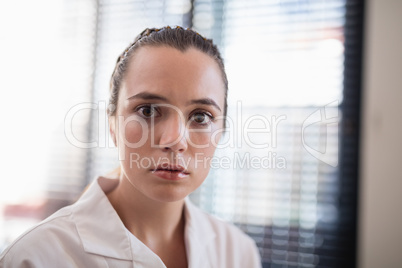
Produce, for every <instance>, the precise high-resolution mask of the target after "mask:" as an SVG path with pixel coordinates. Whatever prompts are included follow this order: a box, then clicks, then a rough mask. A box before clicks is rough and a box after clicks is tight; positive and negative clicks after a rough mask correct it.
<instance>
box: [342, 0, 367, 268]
mask: <svg viewBox="0 0 402 268" xmlns="http://www.w3.org/2000/svg"><path fill="white" fill-rule="evenodd" d="M363 23H364V0H348V1H347V2H346V20H345V27H344V29H345V62H344V82H343V88H344V89H343V102H342V104H341V107H340V108H341V112H342V122H341V127H340V154H339V158H340V159H339V164H340V165H339V176H340V177H339V179H340V183H341V193H343V194H341V197H340V200H339V207H340V209H341V211H340V215H341V217H343V218H342V219H341V222H344V223H346V224H345V225H343V226H342V224H341V225H340V226H339V230H340V232H342V233H344V234H346V237H349V240H348V241H344V244H342V245H339V246H340V247H341V248H347V249H348V250H346V251H344V252H345V253H346V254H347V255H346V256H345V260H346V263H347V267H356V263H357V256H356V255H357V208H358V185H359V149H360V126H361V96H362V69H363V64H362V62H363V30H364V25H363ZM343 267H346V266H343Z"/></svg>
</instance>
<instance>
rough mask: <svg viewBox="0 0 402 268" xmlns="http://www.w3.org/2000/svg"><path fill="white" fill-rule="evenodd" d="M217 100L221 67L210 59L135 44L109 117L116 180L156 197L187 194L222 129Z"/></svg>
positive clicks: (221, 91)
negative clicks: (116, 154)
mask: <svg viewBox="0 0 402 268" xmlns="http://www.w3.org/2000/svg"><path fill="white" fill-rule="evenodd" d="M224 98H225V87H224V83H223V80H222V77H221V72H220V70H219V67H218V65H217V63H216V62H215V61H214V60H213V59H212V58H211V57H210V56H208V55H206V54H204V53H203V52H200V51H199V50H196V49H193V48H191V49H188V50H187V51H185V52H180V51H179V50H177V49H174V48H171V47H165V46H161V47H151V46H146V47H142V48H139V49H138V50H137V51H136V52H135V54H134V55H133V58H132V60H131V62H130V65H129V68H128V70H127V72H126V75H125V77H124V80H123V83H122V87H121V89H120V93H119V100H118V104H117V110H116V116H114V117H113V118H111V120H110V122H111V127H110V129H111V134H112V137H113V138H114V139H115V141H116V143H117V147H118V149H119V157H120V161H121V166H122V176H123V177H122V179H123V180H124V179H127V180H129V182H130V183H131V185H132V186H133V187H134V190H135V191H138V192H140V193H141V194H143V195H144V196H146V197H148V198H150V199H153V200H158V201H163V202H169V201H177V200H181V199H183V198H184V197H186V196H187V195H188V194H190V193H191V192H192V191H194V190H195V189H196V188H197V187H199V186H200V185H201V183H202V182H203V181H204V179H205V178H206V176H207V174H208V172H209V166H210V163H209V162H210V160H211V158H212V157H213V154H214V152H215V148H216V145H217V143H218V141H219V139H220V136H221V133H222V131H223V121H224V120H223V118H222V117H223V112H224V111H223V109H224Z"/></svg>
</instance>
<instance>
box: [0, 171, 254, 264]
mask: <svg viewBox="0 0 402 268" xmlns="http://www.w3.org/2000/svg"><path fill="white" fill-rule="evenodd" d="M117 184H118V180H111V179H106V178H102V177H100V178H98V179H97V180H95V181H94V182H93V183H92V184H91V186H90V187H89V189H88V190H87V191H86V192H85V193H84V194H83V195H82V197H81V198H80V199H79V200H78V201H77V202H76V203H75V204H73V205H71V206H68V207H65V208H62V209H61V210H59V211H57V212H56V213H55V214H53V215H52V216H50V217H49V218H47V219H46V220H44V221H43V222H41V223H40V224H38V225H37V226H36V227H34V228H32V229H31V230H29V231H27V232H26V233H25V234H23V235H22V236H21V237H19V238H18V239H17V240H16V241H15V242H14V243H13V244H11V245H10V246H9V247H8V248H7V249H6V250H5V251H4V252H3V253H2V254H1V255H0V267H1V268H21V267H24V268H25V267H50V268H53V267H54V268H56V267H57V268H63V267H80V268H82V267H88V268H93V267H97V268H98V267H119V268H124V267H135V268H143V267H144V268H145V267H146V268H150V267H155V268H156V267H158V268H159V267H166V266H165V265H164V263H163V262H162V261H161V259H160V258H159V257H158V256H157V255H156V254H155V253H153V252H152V251H151V250H150V249H149V248H148V247H147V246H146V245H145V244H143V243H142V242H141V241H140V240H138V239H137V238H136V237H135V236H134V235H133V234H131V233H130V232H129V231H128V230H127V229H126V228H125V226H124V225H123V223H122V221H121V220H120V218H119V216H118V215H117V213H116V211H115V210H114V209H113V207H112V205H111V204H110V202H109V200H108V198H107V197H106V194H105V193H107V192H109V191H111V190H112V189H113V188H114V187H116V185H117ZM185 217H186V226H185V244H186V251H187V258H188V266H189V267H191V268H193V267H194V268H196V267H199V268H207V267H211V268H212V267H213V268H223V267H228V268H236V267H238V268H254V267H261V262H260V257H259V254H258V250H257V247H256V246H255V243H254V241H253V240H252V239H250V238H249V237H248V236H246V235H245V234H244V233H242V232H241V231H240V230H239V229H237V228H236V227H235V226H232V225H229V224H227V223H225V222H222V221H220V220H218V219H216V218H214V217H212V216H210V215H208V214H206V213H204V212H202V211H201V210H200V209H198V208H197V207H195V206H194V205H193V204H192V203H191V202H190V201H189V200H188V199H186V201H185Z"/></svg>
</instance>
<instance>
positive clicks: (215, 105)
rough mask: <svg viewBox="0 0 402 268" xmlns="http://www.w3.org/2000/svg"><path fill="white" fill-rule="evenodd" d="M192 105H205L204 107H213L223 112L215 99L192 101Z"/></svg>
mask: <svg viewBox="0 0 402 268" xmlns="http://www.w3.org/2000/svg"><path fill="white" fill-rule="evenodd" d="M190 104H203V105H211V106H214V107H215V108H217V109H218V110H219V111H222V110H221V108H220V107H219V105H218V104H216V102H215V101H214V100H213V99H210V98H204V99H197V100H192V101H190Z"/></svg>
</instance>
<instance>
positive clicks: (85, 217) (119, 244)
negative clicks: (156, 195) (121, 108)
mask: <svg viewBox="0 0 402 268" xmlns="http://www.w3.org/2000/svg"><path fill="white" fill-rule="evenodd" d="M118 183H119V181H118V180H117V179H107V178H104V177H99V178H98V179H96V180H95V181H94V182H93V183H91V185H90V186H89V188H88V189H87V190H86V191H85V192H84V194H83V195H82V196H81V198H80V199H79V200H78V201H77V203H76V204H75V205H73V218H74V222H75V224H76V227H77V232H78V234H79V236H80V238H81V241H82V244H83V246H84V250H85V251H86V252H88V253H93V254H97V255H103V256H107V257H111V258H116V259H122V260H133V259H134V260H135V259H137V258H138V257H140V256H136V255H137V254H136V252H135V251H133V250H132V249H131V243H130V233H129V231H128V230H127V229H126V227H125V226H124V224H123V222H122V221H121V220H120V218H119V216H118V214H117V213H116V211H115V210H114V208H113V206H112V205H111V203H110V202H109V199H108V198H107V196H106V194H105V192H106V193H107V192H109V191H111V190H112V189H113V188H115V187H116V186H117V185H118ZM184 209H185V217H186V226H185V242H186V249H187V255H188V256H187V257H188V259H189V267H193V266H197V265H196V264H197V263H198V262H199V261H200V260H199V259H198V257H200V256H202V254H201V253H202V251H203V250H206V248H207V246H208V244H209V243H210V242H212V241H213V239H214V238H215V236H216V232H215V231H214V229H213V227H212V226H211V224H210V222H209V221H208V217H210V216H209V215H206V214H205V213H204V212H202V211H201V210H200V209H199V208H197V207H196V206H194V205H193V204H192V203H191V201H190V200H189V198H186V199H185V208H184Z"/></svg>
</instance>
